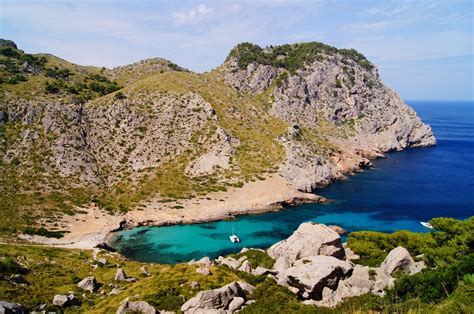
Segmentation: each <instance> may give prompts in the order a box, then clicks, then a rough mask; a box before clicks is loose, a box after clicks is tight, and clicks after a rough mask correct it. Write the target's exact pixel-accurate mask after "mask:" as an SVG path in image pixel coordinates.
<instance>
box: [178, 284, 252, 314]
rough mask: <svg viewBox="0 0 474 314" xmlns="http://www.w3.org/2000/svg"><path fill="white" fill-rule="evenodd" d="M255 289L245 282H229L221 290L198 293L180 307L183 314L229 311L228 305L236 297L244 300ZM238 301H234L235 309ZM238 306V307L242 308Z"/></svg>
mask: <svg viewBox="0 0 474 314" xmlns="http://www.w3.org/2000/svg"><path fill="white" fill-rule="evenodd" d="M253 289H255V287H253V286H252V285H250V284H248V283H245V282H237V281H234V282H231V283H230V284H228V285H225V286H223V287H221V288H218V289H214V290H206V291H201V292H199V293H198V294H197V295H196V296H195V297H194V298H191V299H189V300H188V301H187V302H186V303H184V304H183V305H182V306H181V311H183V312H184V313H196V312H202V313H203V312H209V310H215V311H222V312H223V313H225V312H224V311H225V310H229V306H230V304H231V303H232V302H233V300H234V299H235V298H236V297H238V298H242V299H243V300H244V301H245V300H246V294H247V293H251V292H249V291H253ZM239 302H240V300H239V299H238V300H236V301H235V302H234V304H233V307H236V306H237V304H238V303H239ZM242 304H243V303H242ZM242 304H240V306H242Z"/></svg>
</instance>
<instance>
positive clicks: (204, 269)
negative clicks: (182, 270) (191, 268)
mask: <svg viewBox="0 0 474 314" xmlns="http://www.w3.org/2000/svg"><path fill="white" fill-rule="evenodd" d="M196 273H198V274H201V275H204V276H208V275H210V274H212V272H211V271H210V269H209V268H208V267H199V268H197V269H196Z"/></svg>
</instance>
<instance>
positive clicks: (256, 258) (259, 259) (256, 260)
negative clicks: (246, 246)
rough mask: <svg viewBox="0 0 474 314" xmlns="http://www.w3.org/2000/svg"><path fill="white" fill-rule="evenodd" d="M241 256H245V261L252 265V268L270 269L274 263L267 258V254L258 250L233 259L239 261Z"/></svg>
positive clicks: (252, 250)
mask: <svg viewBox="0 0 474 314" xmlns="http://www.w3.org/2000/svg"><path fill="white" fill-rule="evenodd" d="M242 256H246V257H247V260H248V261H249V262H250V264H251V265H252V268H257V266H261V267H265V268H268V269H271V268H272V267H273V264H275V261H274V260H273V259H272V258H271V257H270V256H268V254H267V253H265V252H262V251H260V250H254V249H250V250H248V251H247V252H244V253H239V254H236V255H235V258H237V259H239V258H241V257H242Z"/></svg>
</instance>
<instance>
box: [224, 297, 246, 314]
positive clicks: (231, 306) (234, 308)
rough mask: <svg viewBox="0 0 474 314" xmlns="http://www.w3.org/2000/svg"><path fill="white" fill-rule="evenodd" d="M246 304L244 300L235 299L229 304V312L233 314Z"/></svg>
mask: <svg viewBox="0 0 474 314" xmlns="http://www.w3.org/2000/svg"><path fill="white" fill-rule="evenodd" d="M244 303H245V300H244V298H241V297H234V298H233V299H232V301H231V302H230V303H229V306H228V308H227V311H229V312H231V313H233V312H235V311H237V310H238V309H240V308H241V307H242V305H244Z"/></svg>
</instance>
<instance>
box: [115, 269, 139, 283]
mask: <svg viewBox="0 0 474 314" xmlns="http://www.w3.org/2000/svg"><path fill="white" fill-rule="evenodd" d="M114 279H115V281H127V282H134V281H136V279H135V278H133V277H128V276H127V274H125V271H124V270H123V269H122V268H119V269H117V272H116V273H115V278H114Z"/></svg>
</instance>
